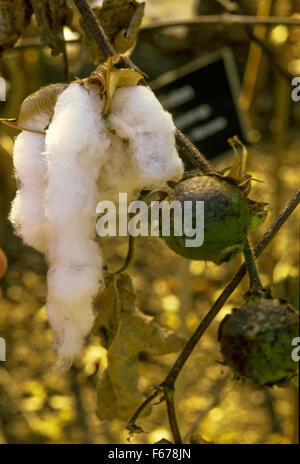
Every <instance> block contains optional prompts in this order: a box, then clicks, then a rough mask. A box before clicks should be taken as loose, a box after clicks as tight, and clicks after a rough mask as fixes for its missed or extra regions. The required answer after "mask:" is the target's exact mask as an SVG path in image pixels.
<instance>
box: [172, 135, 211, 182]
mask: <svg viewBox="0 0 300 464" xmlns="http://www.w3.org/2000/svg"><path fill="white" fill-rule="evenodd" d="M175 138H176V143H177V146H178V148H179V149H180V150H181V151H182V154H183V158H186V160H188V161H190V162H191V163H192V164H193V165H194V166H195V167H196V168H199V169H200V170H201V171H202V172H203V173H204V174H212V173H216V171H215V169H214V168H213V167H212V166H211V164H210V163H209V162H208V161H207V159H206V158H205V156H203V155H202V154H201V153H200V151H199V150H198V149H197V148H196V147H195V145H193V144H192V143H191V142H190V141H189V140H188V139H187V138H186V137H185V135H183V133H182V132H180V130H178V129H176V131H175Z"/></svg>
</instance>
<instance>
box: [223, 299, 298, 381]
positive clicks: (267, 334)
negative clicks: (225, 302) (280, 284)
mask: <svg viewBox="0 0 300 464" xmlns="http://www.w3.org/2000/svg"><path fill="white" fill-rule="evenodd" d="M297 336H299V318H298V315H297V312H296V310H294V309H293V308H292V307H291V306H290V305H289V304H288V303H286V302H284V301H283V300H277V299H274V298H262V299H260V300H258V301H251V302H249V303H246V304H245V305H244V306H242V307H241V308H239V309H234V310H233V312H232V313H231V315H230V316H226V317H225V318H224V319H223V321H222V322H221V325H220V329H219V341H220V343H221V352H222V354H223V356H224V360H225V363H226V364H228V365H229V366H230V367H231V369H232V370H233V372H234V373H235V375H236V376H237V377H240V378H245V379H250V380H252V381H254V382H255V383H258V384H264V385H274V384H282V383H284V382H286V381H289V380H290V379H291V378H292V377H294V376H295V375H296V374H297V367H298V364H297V363H296V362H295V361H293V359H292V356H291V353H292V345H291V343H292V340H293V338H294V337H297Z"/></svg>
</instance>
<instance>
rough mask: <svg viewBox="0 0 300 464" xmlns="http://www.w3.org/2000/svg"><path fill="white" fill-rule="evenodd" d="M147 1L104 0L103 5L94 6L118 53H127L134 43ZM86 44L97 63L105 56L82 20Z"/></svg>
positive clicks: (94, 10)
mask: <svg viewBox="0 0 300 464" xmlns="http://www.w3.org/2000/svg"><path fill="white" fill-rule="evenodd" d="M144 9H145V2H144V1H142V0H114V1H111V0H104V1H103V3H102V6H100V7H99V6H97V7H95V8H93V12H94V13H95V15H96V17H97V19H98V21H99V22H100V24H101V26H102V27H103V29H104V31H105V33H106V35H107V36H108V38H109V41H110V43H111V44H112V46H113V48H114V50H115V51H116V53H126V52H128V51H129V50H130V49H131V48H132V47H133V45H134V43H135V41H136V38H137V34H138V31H139V27H140V25H141V22H142V19H143V16H144ZM81 26H82V29H83V31H84V34H85V44H86V47H87V48H88V50H89V51H90V54H91V55H92V58H93V60H94V62H95V63H97V64H98V63H102V62H103V61H104V60H105V58H104V56H103V54H102V52H101V51H100V50H99V48H98V47H97V46H96V44H95V41H94V39H93V37H92V36H91V33H90V31H89V30H88V28H87V27H86V26H85V24H84V22H83V21H82V22H81Z"/></svg>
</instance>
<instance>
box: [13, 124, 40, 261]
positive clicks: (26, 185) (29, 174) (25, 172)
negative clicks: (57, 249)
mask: <svg viewBox="0 0 300 464" xmlns="http://www.w3.org/2000/svg"><path fill="white" fill-rule="evenodd" d="M44 148H45V137H44V135H42V134H35V133H31V132H22V133H21V134H19V135H18V137H17V138H16V141H15V145H14V153H13V161H14V166H15V170H16V177H17V179H18V180H19V182H20V188H19V190H18V192H17V195H16V197H15V199H14V201H13V203H12V208H11V212H10V221H11V222H12V224H13V226H14V228H15V230H16V233H17V234H18V235H19V236H20V237H21V238H22V239H23V241H24V243H26V244H27V245H30V246H32V247H34V248H35V249H37V250H38V251H41V252H44V251H45V242H46V227H45V213H44V191H45V188H46V182H47V164H46V159H45V157H44V156H43V151H44Z"/></svg>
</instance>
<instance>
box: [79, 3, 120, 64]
mask: <svg viewBox="0 0 300 464" xmlns="http://www.w3.org/2000/svg"><path fill="white" fill-rule="evenodd" d="M74 3H75V5H76V6H77V8H78V10H79V12H80V14H81V16H82V17H83V19H84V20H85V22H86V24H87V26H88V28H89V30H90V32H91V34H92V35H93V37H94V39H95V41H96V43H97V45H98V47H99V48H100V50H101V51H102V53H103V55H104V57H105V58H106V59H107V58H108V57H109V56H113V55H114V54H115V51H114V49H113V47H112V46H111V44H110V42H109V40H108V38H107V37H106V34H105V32H104V30H103V28H102V26H101V25H100V23H99V21H98V20H97V18H96V16H95V15H94V13H93V10H92V9H91V8H90V6H89V4H88V2H87V1H86V0H74Z"/></svg>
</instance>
